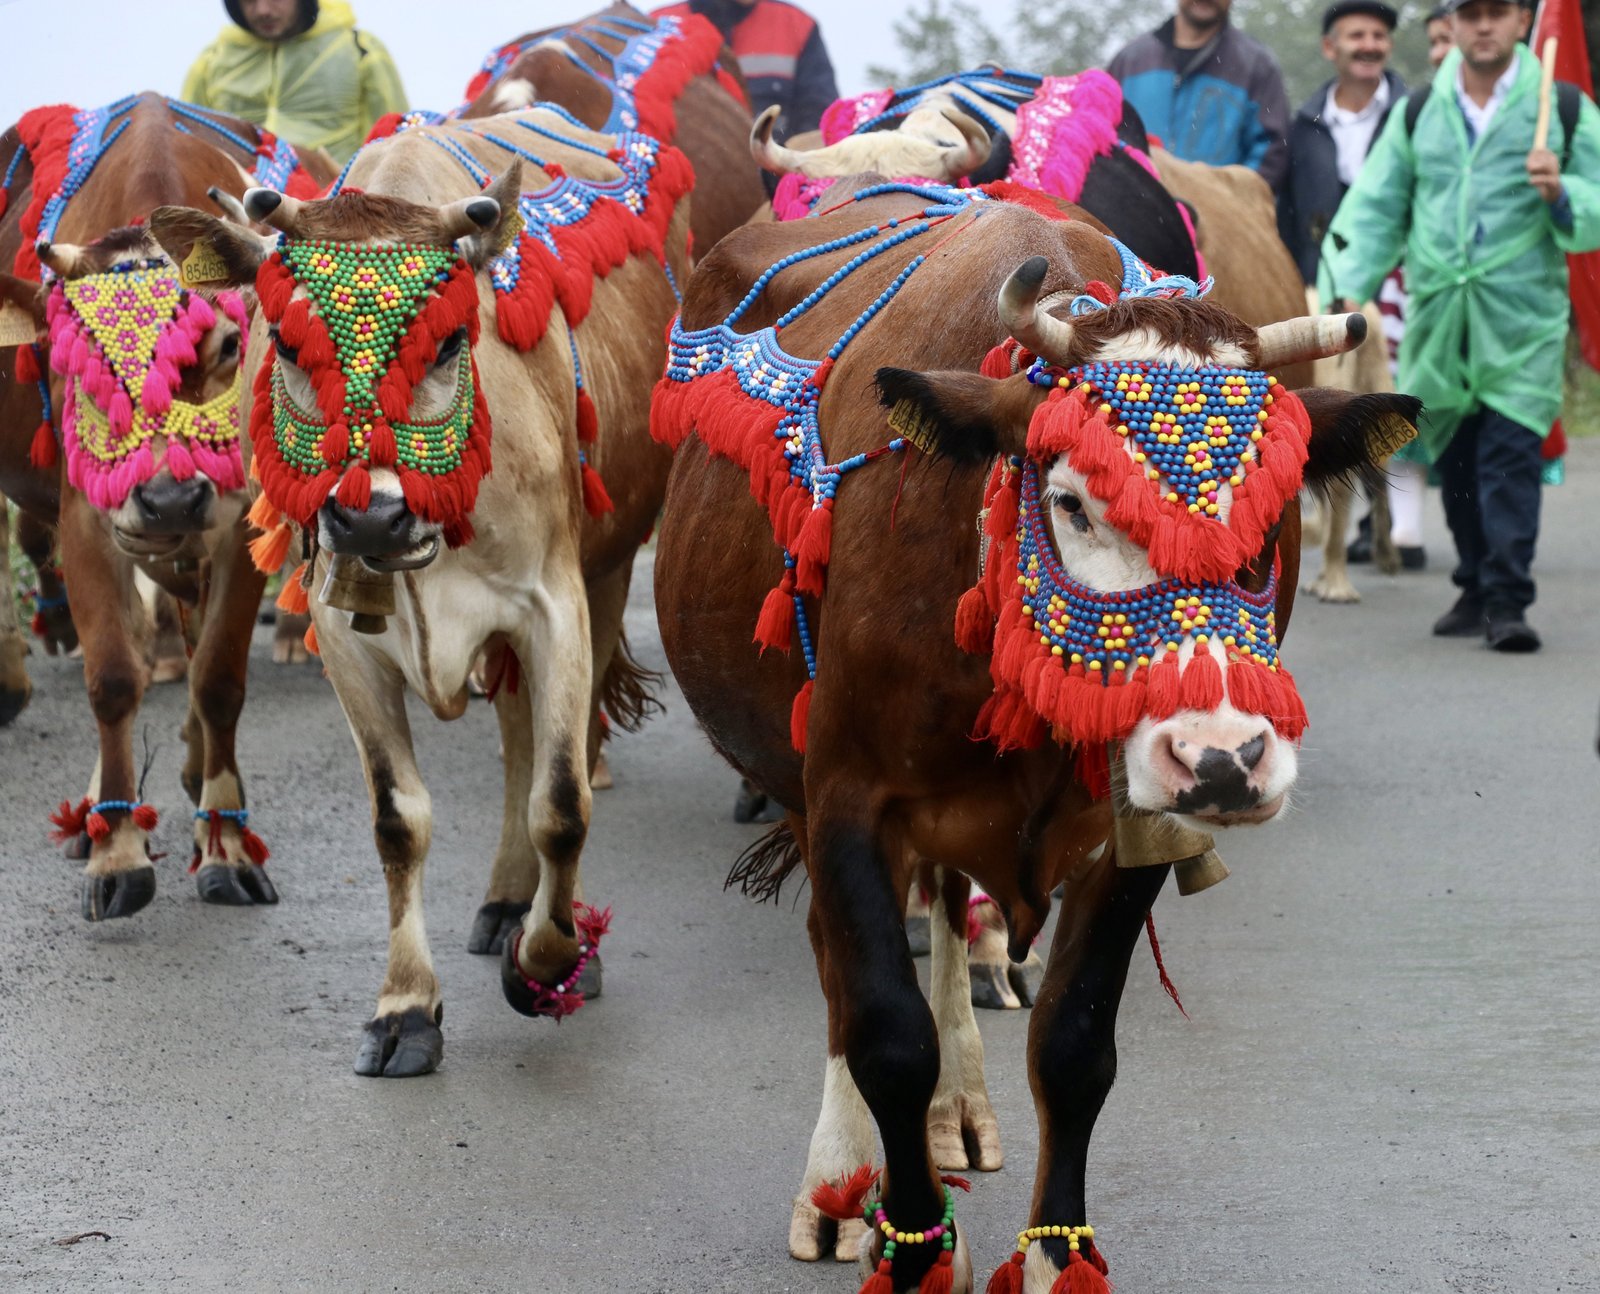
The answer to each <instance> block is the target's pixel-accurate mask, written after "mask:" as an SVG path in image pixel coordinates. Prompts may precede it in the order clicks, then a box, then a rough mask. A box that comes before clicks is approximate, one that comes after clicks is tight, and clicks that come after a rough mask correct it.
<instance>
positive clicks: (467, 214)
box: [439, 196, 500, 241]
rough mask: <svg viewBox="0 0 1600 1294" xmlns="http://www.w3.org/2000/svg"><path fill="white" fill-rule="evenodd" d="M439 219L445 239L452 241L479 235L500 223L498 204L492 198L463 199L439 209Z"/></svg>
mask: <svg viewBox="0 0 1600 1294" xmlns="http://www.w3.org/2000/svg"><path fill="white" fill-rule="evenodd" d="M439 219H440V220H442V221H443V222H444V229H445V237H447V238H449V239H450V240H451V241H454V240H455V239H457V238H467V237H469V236H471V235H472V234H481V233H483V231H484V230H486V229H493V228H494V227H495V225H496V224H498V223H499V221H500V204H499V203H498V202H496V201H495V200H494V199H493V198H486V197H481V196H480V197H476V198H463V199H462V200H461V201H460V202H452V203H450V205H449V206H447V207H441V208H440V209H439Z"/></svg>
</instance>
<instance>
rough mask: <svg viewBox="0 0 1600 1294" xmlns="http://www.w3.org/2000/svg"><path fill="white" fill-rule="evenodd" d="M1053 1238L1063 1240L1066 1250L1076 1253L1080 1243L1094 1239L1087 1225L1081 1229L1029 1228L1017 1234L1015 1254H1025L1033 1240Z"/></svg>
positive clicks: (1091, 1230)
mask: <svg viewBox="0 0 1600 1294" xmlns="http://www.w3.org/2000/svg"><path fill="white" fill-rule="evenodd" d="M1053 1238H1054V1239H1065V1240H1066V1242H1067V1248H1068V1250H1070V1251H1071V1252H1072V1253H1077V1252H1078V1245H1079V1242H1080V1241H1083V1240H1093V1239H1094V1228H1093V1227H1091V1226H1089V1225H1087V1224H1085V1225H1084V1226H1081V1227H1029V1228H1028V1229H1027V1230H1026V1231H1019V1232H1017V1252H1018V1253H1019V1254H1025V1253H1027V1252H1028V1246H1029V1245H1031V1244H1032V1243H1033V1242H1034V1241H1035V1240H1049V1239H1053Z"/></svg>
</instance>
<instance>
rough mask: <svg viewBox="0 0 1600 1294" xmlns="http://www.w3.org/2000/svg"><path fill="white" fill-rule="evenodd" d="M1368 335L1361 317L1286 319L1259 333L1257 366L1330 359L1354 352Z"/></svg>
mask: <svg viewBox="0 0 1600 1294" xmlns="http://www.w3.org/2000/svg"><path fill="white" fill-rule="evenodd" d="M1366 335H1367V317H1366V315H1364V314H1360V313H1356V314H1347V315H1309V316H1305V317H1302V318H1300V319H1286V320H1284V321H1283V322H1282V323H1275V324H1268V325H1267V326H1266V327H1265V328H1261V329H1258V330H1257V331H1256V346H1257V352H1258V358H1257V362H1258V363H1259V364H1260V365H1261V367H1262V368H1263V369H1265V368H1270V367H1272V366H1274V365H1279V364H1298V363H1300V362H1301V361H1302V360H1316V359H1327V358H1328V357H1329V356H1332V355H1343V354H1344V353H1345V351H1347V350H1354V349H1355V348H1356V347H1357V346H1359V345H1361V343H1362V341H1364V340H1365V339H1366Z"/></svg>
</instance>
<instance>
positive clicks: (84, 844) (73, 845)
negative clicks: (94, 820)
mask: <svg viewBox="0 0 1600 1294" xmlns="http://www.w3.org/2000/svg"><path fill="white" fill-rule="evenodd" d="M93 846H94V842H93V841H92V840H90V839H89V833H88V832H87V831H80V832H79V833H78V834H77V835H75V836H74V837H73V838H72V839H71V840H69V841H67V842H66V844H64V845H62V846H61V856H62V857H63V858H65V859H67V860H69V861H70V862H74V863H82V862H86V861H88V858H89V850H90V849H91V848H93Z"/></svg>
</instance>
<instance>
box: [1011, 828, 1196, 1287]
mask: <svg viewBox="0 0 1600 1294" xmlns="http://www.w3.org/2000/svg"><path fill="white" fill-rule="evenodd" d="M1168 870H1169V869H1168V868H1166V867H1135V868H1118V867H1117V866H1116V862H1115V859H1114V858H1113V857H1112V856H1111V854H1110V851H1107V853H1106V856H1105V857H1104V858H1103V859H1102V860H1101V862H1100V863H1098V864H1096V865H1095V866H1094V867H1093V869H1092V870H1091V871H1089V872H1088V873H1087V874H1086V875H1085V876H1084V877H1083V879H1082V881H1081V882H1080V883H1079V885H1078V886H1077V887H1076V888H1074V887H1072V886H1070V885H1069V889H1068V893H1067V896H1066V898H1065V899H1064V900H1063V901H1062V904H1061V915H1060V919H1059V921H1058V923H1057V926H1056V933H1055V940H1054V942H1053V944H1052V946H1051V949H1050V960H1049V963H1048V965H1047V967H1046V969H1045V978H1044V984H1043V985H1042V986H1041V988H1040V991H1039V1000H1038V1002H1036V1003H1035V1004H1034V1008H1033V1019H1032V1020H1030V1021H1029V1027H1028V1081H1029V1084H1030V1086H1031V1087H1032V1089H1033V1103H1034V1109H1035V1111H1036V1112H1037V1114H1038V1118H1039V1165H1038V1169H1037V1172H1036V1176H1035V1179H1034V1188H1033V1205H1032V1210H1031V1212H1030V1214H1029V1221H1028V1225H1029V1226H1063V1227H1065V1226H1074V1227H1076V1226H1083V1225H1084V1224H1085V1223H1090V1224H1092V1222H1093V1219H1092V1218H1090V1217H1089V1216H1088V1206H1087V1199H1086V1188H1085V1174H1086V1171H1087V1164H1088V1159H1089V1138H1090V1136H1091V1134H1092V1133H1093V1131H1094V1124H1095V1120H1096V1119H1097V1118H1098V1117H1099V1115H1100V1108H1101V1106H1102V1105H1104V1104H1105V1099H1106V1095H1107V1093H1109V1092H1110V1091H1111V1085H1112V1083H1113V1081H1115V1079H1116V1075H1117V1044H1116V1020H1117V1007H1118V1005H1119V1004H1120V1002H1121V1001H1122V990H1123V986H1124V985H1125V984H1126V983H1127V979H1128V961H1129V958H1130V957H1131V956H1132V955H1133V949H1134V946H1135V944H1136V943H1137V942H1138V938H1139V932H1140V931H1141V930H1143V929H1144V923H1145V917H1146V916H1147V915H1148V914H1149V912H1150V906H1151V904H1153V903H1154V902H1155V900H1156V895H1157V894H1159V893H1160V892H1161V886H1162V885H1163V884H1164V883H1165V881H1166V879H1167V872H1168ZM1067 1253H1068V1250H1067V1242H1066V1240H1064V1239H1055V1238H1051V1239H1046V1240H1041V1241H1038V1242H1036V1243H1035V1244H1034V1245H1033V1246H1032V1247H1031V1248H1029V1250H1028V1255H1027V1261H1026V1263H1025V1264H1024V1267H1023V1270H1024V1274H1025V1279H1026V1284H1025V1287H1024V1289H1025V1294H1046V1292H1047V1291H1049V1290H1050V1289H1051V1287H1052V1285H1053V1284H1054V1282H1055V1280H1056V1277H1057V1274H1058V1273H1059V1272H1060V1271H1061V1269H1062V1268H1064V1267H1065V1266H1066V1265H1067Z"/></svg>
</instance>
